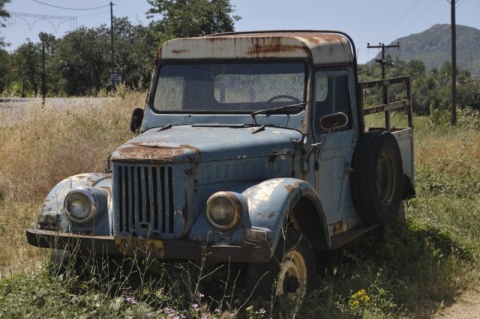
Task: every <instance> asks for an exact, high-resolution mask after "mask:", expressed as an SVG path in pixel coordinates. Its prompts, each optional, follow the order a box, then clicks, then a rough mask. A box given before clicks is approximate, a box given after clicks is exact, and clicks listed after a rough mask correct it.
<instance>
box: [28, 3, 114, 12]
mask: <svg viewBox="0 0 480 319" xmlns="http://www.w3.org/2000/svg"><path fill="white" fill-rule="evenodd" d="M32 1H33V2H36V3H40V4H43V5H44V6H47V7H52V8H57V9H63V10H82V11H86V10H97V9H101V8H105V7H108V6H110V4H106V5H104V6H100V7H95V8H84V9H82V8H67V7H60V6H55V5H53V4H48V3H45V2H41V1H38V0H32Z"/></svg>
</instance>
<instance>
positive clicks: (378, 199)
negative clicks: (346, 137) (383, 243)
mask: <svg viewBox="0 0 480 319" xmlns="http://www.w3.org/2000/svg"><path fill="white" fill-rule="evenodd" d="M352 167H353V174H352V187H353V189H352V192H353V200H354V203H355V208H356V209H357V212H358V214H359V215H360V217H361V218H362V219H363V220H364V221H366V222H367V223H370V224H382V225H384V224H386V223H389V222H391V221H392V220H394V219H395V218H396V216H397V214H398V211H399V208H400V205H401V202H402V197H403V164H402V155H401V153H400V148H399V146H398V143H397V140H396V139H395V137H394V136H393V135H392V134H391V133H390V132H388V131H382V130H374V131H370V132H368V133H366V134H365V135H364V136H363V137H362V138H361V139H360V141H359V142H358V144H357V147H356V149H355V152H354V154H353V160H352Z"/></svg>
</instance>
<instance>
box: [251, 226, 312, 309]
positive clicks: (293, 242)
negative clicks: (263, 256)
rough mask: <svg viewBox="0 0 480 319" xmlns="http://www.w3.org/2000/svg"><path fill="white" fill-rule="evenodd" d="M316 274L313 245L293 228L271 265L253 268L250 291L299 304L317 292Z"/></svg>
mask: <svg viewBox="0 0 480 319" xmlns="http://www.w3.org/2000/svg"><path fill="white" fill-rule="evenodd" d="M315 274H316V268H315V255H314V253H313V249H312V246H311V244H310V242H309V241H308V239H307V238H306V237H305V235H304V234H302V233H301V232H299V231H297V230H295V229H289V230H288V231H287V232H286V234H284V235H283V236H282V239H281V240H280V242H279V243H278V246H277V249H276V250H275V254H274V255H273V257H272V259H271V260H270V261H269V262H267V263H251V264H250V265H249V267H248V272H247V289H248V291H250V292H252V294H253V296H257V297H262V298H264V299H268V298H269V297H271V296H274V295H277V296H286V297H287V298H289V299H291V300H294V301H299V300H301V299H302V298H304V297H305V296H306V295H308V294H309V293H310V292H311V291H312V290H313V287H314V284H315Z"/></svg>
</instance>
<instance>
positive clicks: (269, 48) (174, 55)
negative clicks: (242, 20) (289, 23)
mask: <svg viewBox="0 0 480 319" xmlns="http://www.w3.org/2000/svg"><path fill="white" fill-rule="evenodd" d="M248 58H308V59H312V60H313V63H314V64H332V63H350V62H354V59H355V48H354V44H353V42H352V40H351V39H350V37H349V36H348V35H346V34H344V33H341V32H337V31H254V32H232V33H223V34H215V35H209V36H204V37H196V38H179V39H173V40H170V41H167V42H166V43H164V44H163V45H162V46H161V47H160V49H159V50H158V54H157V59H248Z"/></svg>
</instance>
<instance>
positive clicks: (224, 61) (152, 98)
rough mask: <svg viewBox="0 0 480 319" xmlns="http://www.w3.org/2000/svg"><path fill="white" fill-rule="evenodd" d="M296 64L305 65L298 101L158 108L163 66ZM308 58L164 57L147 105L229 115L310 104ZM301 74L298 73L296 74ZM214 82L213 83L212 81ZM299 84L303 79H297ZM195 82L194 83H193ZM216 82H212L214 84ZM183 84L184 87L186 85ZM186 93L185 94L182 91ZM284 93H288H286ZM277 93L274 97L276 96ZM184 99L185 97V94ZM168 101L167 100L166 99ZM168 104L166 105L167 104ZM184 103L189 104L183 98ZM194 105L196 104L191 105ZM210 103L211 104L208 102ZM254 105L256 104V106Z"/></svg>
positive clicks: (287, 110) (176, 111) (181, 111)
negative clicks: (172, 58)
mask: <svg viewBox="0 0 480 319" xmlns="http://www.w3.org/2000/svg"><path fill="white" fill-rule="evenodd" d="M274 64H278V65H286V66H287V65H290V66H292V65H295V64H296V65H297V66H300V67H302V68H303V70H302V72H303V81H302V82H301V85H302V86H303V88H302V92H301V93H299V94H298V96H301V99H300V98H297V99H298V100H299V101H296V100H295V99H278V101H277V99H276V100H275V102H273V101H272V102H269V101H268V100H267V101H265V100H262V101H250V102H247V101H245V102H241V103H240V102H239V103H237V104H238V105H250V106H252V107H247V108H240V107H231V108H221V107H220V106H222V105H223V106H225V105H227V106H228V105H231V106H235V103H230V104H229V103H225V104H221V103H224V102H221V101H214V103H217V104H216V107H212V108H210V109H201V108H198V109H193V108H189V109H172V110H167V109H160V108H159V107H156V94H157V89H158V88H159V81H160V75H161V71H162V68H164V67H166V66H175V65H180V66H181V65H186V66H212V67H221V66H222V65H223V66H232V68H235V67H237V68H238V67H239V66H241V65H250V66H255V65H259V66H260V65H274ZM309 72H310V68H309V61H308V60H307V59H303V58H301V59H298V58H296V59H248V60H245V59H242V60H238V59H221V60H219V59H211V60H201V61H198V60H162V61H161V62H158V63H157V65H156V67H155V73H154V81H152V86H151V88H150V90H151V93H150V94H149V100H148V104H149V105H150V107H151V109H152V111H153V112H154V113H157V114H226V115H232V114H251V113H252V112H256V111H259V110H269V109H276V108H281V107H282V106H288V105H291V104H295V103H297V102H299V103H304V104H306V103H307V95H308V91H309V90H308V80H309ZM234 74H235V75H234V76H236V75H238V74H242V73H238V74H236V73H234ZM246 74H248V75H252V76H253V74H254V73H251V74H250V73H246ZM258 74H263V73H258ZM265 74H269V75H271V74H273V75H274V73H265ZM297 76H298V75H297ZM212 83H214V82H213V81H212ZM298 83H300V81H298ZM190 85H192V84H190ZM212 85H213V84H212ZM184 86H185V85H183V86H182V87H184ZM214 90H215V88H213V89H212V90H211V93H212V94H211V97H212V98H214V95H213V94H215V92H214ZM182 94H183V93H182ZM283 95H285V94H283ZM273 97H274V96H272V98H273ZM182 99H184V97H183V96H182ZM167 103H168V102H167ZM167 103H166V104H167ZM182 103H186V102H184V101H183V100H182ZM267 104H270V105H269V106H268V107H267V106H266V105H267ZM191 105H193V103H192V104H191ZM209 105H210V104H209ZM253 106H255V107H253ZM302 111H303V109H301V108H297V109H294V108H285V111H284V112H279V113H275V114H297V113H300V112H302Z"/></svg>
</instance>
